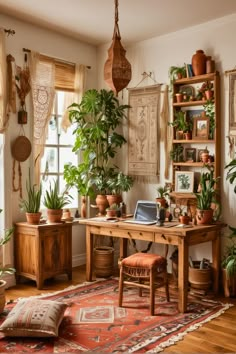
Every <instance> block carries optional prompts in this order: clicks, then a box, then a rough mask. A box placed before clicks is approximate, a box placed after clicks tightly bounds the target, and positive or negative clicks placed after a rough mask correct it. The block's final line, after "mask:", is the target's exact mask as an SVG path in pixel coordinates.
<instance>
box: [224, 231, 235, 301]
mask: <svg viewBox="0 0 236 354" xmlns="http://www.w3.org/2000/svg"><path fill="white" fill-rule="evenodd" d="M228 227H229V229H230V231H231V234H230V235H229V236H228V239H229V241H230V244H229V245H227V246H226V247H225V254H224V257H223V260H222V263H221V265H222V267H223V270H222V273H223V276H222V278H223V279H222V280H223V288H224V294H225V297H230V296H235V295H236V228H234V227H231V226H228Z"/></svg>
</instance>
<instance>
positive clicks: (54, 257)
mask: <svg viewBox="0 0 236 354" xmlns="http://www.w3.org/2000/svg"><path fill="white" fill-rule="evenodd" d="M14 257H15V268H16V276H17V278H19V276H24V277H26V278H30V279H33V280H35V281H36V283H37V288H38V289H42V287H43V282H44V280H45V279H48V278H51V277H53V276H55V275H58V274H63V273H66V274H67V275H68V279H69V280H71V279H72V224H69V223H65V224H61V223H60V224H42V225H31V224H28V223H26V222H19V223H16V224H15V232H14Z"/></svg>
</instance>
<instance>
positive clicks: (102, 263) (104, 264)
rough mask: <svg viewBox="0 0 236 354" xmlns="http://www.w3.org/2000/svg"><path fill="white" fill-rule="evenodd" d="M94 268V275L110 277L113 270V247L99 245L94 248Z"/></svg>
mask: <svg viewBox="0 0 236 354" xmlns="http://www.w3.org/2000/svg"><path fill="white" fill-rule="evenodd" d="M94 268H95V275H96V277H98V278H99V277H102V278H103V277H104V278H106V277H110V276H111V275H113V270H114V248H113V247H107V246H100V247H96V248H95V249H94Z"/></svg>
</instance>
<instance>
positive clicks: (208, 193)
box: [195, 165, 219, 210]
mask: <svg viewBox="0 0 236 354" xmlns="http://www.w3.org/2000/svg"><path fill="white" fill-rule="evenodd" d="M205 167H206V168H207V169H208V171H207V172H203V173H202V174H201V177H200V181H199V185H200V189H201V190H200V192H199V193H195V195H196V198H197V208H198V209H200V210H209V209H211V205H212V203H214V204H216V205H218V204H219V203H218V202H217V198H216V184H217V182H218V180H219V177H217V178H214V168H213V167H212V166H210V165H205Z"/></svg>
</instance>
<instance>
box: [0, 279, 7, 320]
mask: <svg viewBox="0 0 236 354" xmlns="http://www.w3.org/2000/svg"><path fill="white" fill-rule="evenodd" d="M5 286H6V282H5V280H0V313H2V312H3V310H4V307H5V303H6V296H5Z"/></svg>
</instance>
